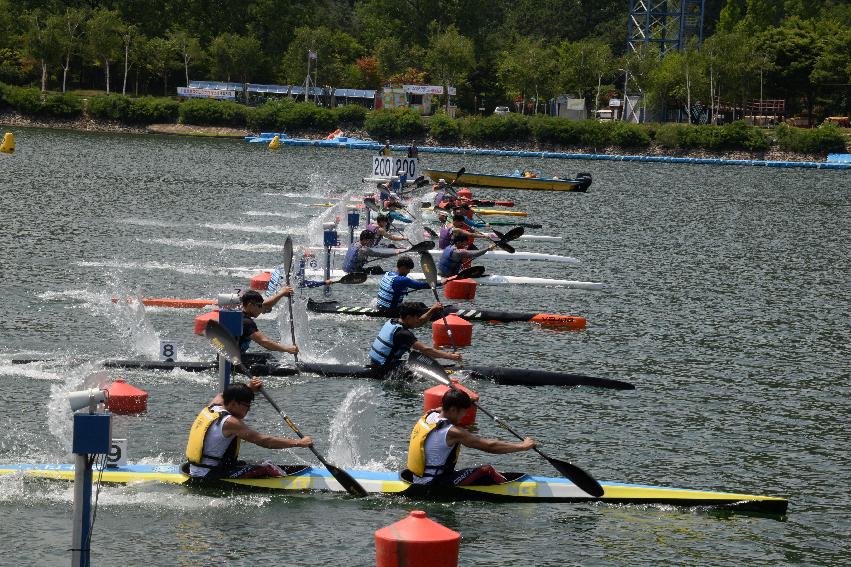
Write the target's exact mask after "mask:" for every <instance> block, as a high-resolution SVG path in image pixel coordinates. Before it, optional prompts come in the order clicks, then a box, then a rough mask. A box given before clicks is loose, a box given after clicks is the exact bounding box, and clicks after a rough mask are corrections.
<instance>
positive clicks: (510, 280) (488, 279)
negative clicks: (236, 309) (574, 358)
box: [265, 258, 603, 291]
mask: <svg viewBox="0 0 851 567" xmlns="http://www.w3.org/2000/svg"><path fill="white" fill-rule="evenodd" d="M391 259H392V258H391ZM265 271H267V272H271V271H272V270H271V269H268V270H265ZM305 275H306V276H308V277H309V278H311V279H324V278H325V272H323V271H322V270H317V269H309V270H305ZM345 275H346V272H344V271H343V270H331V275H330V277H331V279H334V280H338V279H340V278H342V277H343V276H345ZM408 277H409V278H413V279H415V280H425V279H426V277H425V274H423V273H422V272H411V273H410V274H408ZM379 281H381V276H380V275H375V276H369V278H367V280H366V282H367V283H369V284H372V285H378V282H379ZM476 282H477V283H478V284H479V285H542V286H553V287H566V288H570V289H585V290H590V291H599V290H601V289H603V284H602V283H600V282H583V281H576V280H559V279H551V278H533V277H529V276H503V275H499V274H493V275H489V276H482V277H480V278H476Z"/></svg>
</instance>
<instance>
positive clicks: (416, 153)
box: [408, 140, 420, 159]
mask: <svg viewBox="0 0 851 567" xmlns="http://www.w3.org/2000/svg"><path fill="white" fill-rule="evenodd" d="M408 157H409V158H413V159H417V158H418V157H420V150H419V149H418V148H417V145H416V144H415V143H414V141H413V140H411V145H410V146H408Z"/></svg>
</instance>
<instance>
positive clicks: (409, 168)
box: [372, 156, 419, 179]
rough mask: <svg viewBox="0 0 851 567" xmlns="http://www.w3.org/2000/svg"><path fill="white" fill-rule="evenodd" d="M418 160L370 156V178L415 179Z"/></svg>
mask: <svg viewBox="0 0 851 567" xmlns="http://www.w3.org/2000/svg"><path fill="white" fill-rule="evenodd" d="M418 166H419V160H417V158H408V157H393V156H372V176H373V177H383V178H385V179H389V178H391V177H402V176H403V175H406V176H407V177H408V179H416V177H417V168H418Z"/></svg>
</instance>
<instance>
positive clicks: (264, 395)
mask: <svg viewBox="0 0 851 567" xmlns="http://www.w3.org/2000/svg"><path fill="white" fill-rule="evenodd" d="M244 368H245V367H244V366H243V367H242V369H243V372H244V371H245V370H244ZM260 393H261V394H263V397H264V398H266V401H267V402H269V403H270V404H271V405H272V407H273V408H275V411H276V412H278V413H279V414H280V415H281V417H282V418H283V419H284V421H285V422H286V424H287V425H289V427H290V429H292V430H293V431H294V432H295V434H296V435H298V436H299V438H300V439H304V434H303V433H302V432H301V430H299V428H298V427H297V426H296V424H295V423H293V420H291V419H290V418H289V416H288V415H287V414H286V413H284V410H282V409H281V408H280V407H278V404H276V403H275V400H273V399H272V398H271V396H269V394H267V393H266V390H264V389H263V388H260ZM308 449H310V450H311V451H312V452H313V454H314V455H316V458H317V459H319V462H320V463H322V465H323V466H324V467H325V468H326V469H329V470H330V468H331V465H329V464H328V462H327V461H326V460H325V458H324V457H323V456H322V455H320V454H319V452H318V451H317V450H316V448H315V447H314V446H313V445H312V444H311V445H309V446H308Z"/></svg>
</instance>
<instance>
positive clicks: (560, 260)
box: [316, 246, 579, 265]
mask: <svg viewBox="0 0 851 567" xmlns="http://www.w3.org/2000/svg"><path fill="white" fill-rule="evenodd" d="M316 250H317V251H319V250H320V249H319V248H317V249H316ZM331 250H332V251H333V252H334V254H336V255H338V256H345V255H346V252H347V251H348V248H347V247H344V246H335V247H333V248H332V249H331ZM373 250H376V251H378V252H384V253H390V252H393V251H394V250H395V249H394V248H382V247H376V248H373ZM429 253H431V255H432V256H434V257H435V258H439V257H440V255H441V254H442V253H443V250H429ZM478 259H490V260H539V261H542V262H553V263H556V264H573V265H576V264H579V260H578V259H577V258H574V257H572V256H559V255H558V254H542V253H539V252H519V251H518V252H514V253H513V254H512V253H510V252H506V251H505V250H491V251H490V252H488V253H487V254H484V255H482V256H479V258H478Z"/></svg>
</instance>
